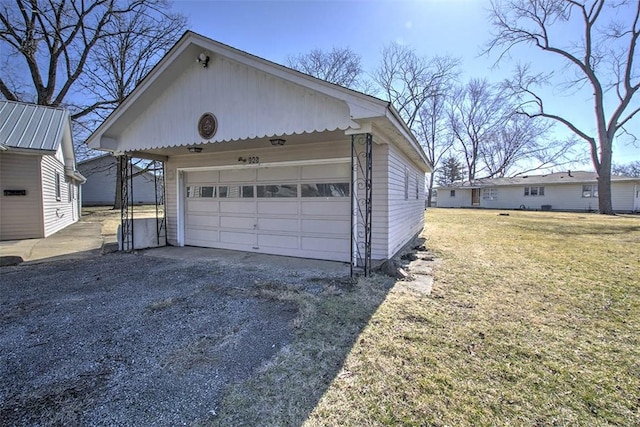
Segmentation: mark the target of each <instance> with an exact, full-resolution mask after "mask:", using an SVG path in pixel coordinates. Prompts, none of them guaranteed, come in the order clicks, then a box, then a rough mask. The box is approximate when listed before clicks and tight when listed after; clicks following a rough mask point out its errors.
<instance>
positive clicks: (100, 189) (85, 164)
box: [78, 154, 160, 206]
mask: <svg viewBox="0 0 640 427" xmlns="http://www.w3.org/2000/svg"><path fill="white" fill-rule="evenodd" d="M78 170H79V171H80V173H81V174H82V175H84V176H85V177H86V178H87V182H85V183H84V185H83V186H82V206H105V205H106V206H113V205H114V202H115V198H116V178H117V174H118V158H117V157H114V156H112V155H111V154H104V155H102V156H98V157H94V158H92V159H88V160H83V161H81V162H78ZM133 174H134V175H135V176H134V178H133V203H134V204H155V203H156V183H155V180H154V175H153V173H152V172H149V171H143V168H141V167H138V166H136V165H133ZM158 183H160V180H159V181H158Z"/></svg>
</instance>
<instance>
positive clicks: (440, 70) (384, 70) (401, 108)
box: [373, 43, 460, 128]
mask: <svg viewBox="0 0 640 427" xmlns="http://www.w3.org/2000/svg"><path fill="white" fill-rule="evenodd" d="M459 65H460V60H459V59H457V58H452V57H449V56H435V57H432V58H429V57H421V56H418V55H417V54H416V52H415V51H414V50H413V49H411V48H409V47H407V46H404V45H401V44H397V43H391V44H389V45H387V46H385V47H384V48H383V49H382V63H381V64H380V66H379V67H378V69H377V70H376V71H375V72H374V76H373V79H374V80H375V82H376V83H377V84H378V85H379V86H380V87H381V88H382V90H383V92H384V95H385V97H386V98H387V99H388V100H389V101H391V104H392V105H393V106H394V107H395V109H396V110H398V112H399V113H400V115H401V116H402V118H403V119H404V121H405V122H406V123H407V125H408V126H409V127H410V128H413V124H414V122H415V121H416V120H417V119H418V116H419V114H420V109H421V108H422V107H423V106H424V105H425V103H426V102H427V100H429V99H431V98H433V97H434V96H436V95H446V94H447V93H448V90H449V88H450V86H451V84H452V82H453V81H455V79H456V77H457V76H458V74H459V70H458V67H459Z"/></svg>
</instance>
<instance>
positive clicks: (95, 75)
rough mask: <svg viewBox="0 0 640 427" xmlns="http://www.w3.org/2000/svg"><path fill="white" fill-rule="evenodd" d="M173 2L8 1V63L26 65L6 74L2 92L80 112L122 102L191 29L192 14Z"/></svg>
mask: <svg viewBox="0 0 640 427" xmlns="http://www.w3.org/2000/svg"><path fill="white" fill-rule="evenodd" d="M168 6H169V4H168V2H167V1H166V0H136V1H121V0H95V1H91V2H85V1H83V0H73V1H44V0H31V1H27V0H16V1H15V4H13V5H11V6H9V5H8V3H7V2H4V3H3V5H2V6H1V7H2V9H1V10H0V44H1V45H2V48H3V51H5V49H6V52H8V55H6V56H5V55H3V57H4V58H3V61H2V64H1V65H2V67H3V69H10V70H18V71H16V72H14V73H9V74H7V77H5V74H4V73H3V75H1V76H0V93H2V96H4V97H5V98H6V99H8V100H14V101H29V102H34V103H36V104H39V105H48V106H54V107H57V106H65V107H68V108H70V109H71V111H72V118H73V119H74V120H77V119H80V118H82V117H85V116H87V115H89V114H91V113H93V112H95V111H98V110H100V109H107V110H110V109H113V108H115V106H116V105H117V104H118V102H120V101H121V100H122V99H123V96H122V95H126V94H125V92H127V91H130V90H131V89H132V88H133V85H135V83H136V82H135V81H134V80H136V79H137V78H139V76H141V75H144V74H146V72H148V71H149V69H150V68H151V66H152V65H153V63H152V62H153V61H154V60H156V59H157V57H158V55H160V54H162V53H164V51H166V50H167V49H168V46H169V45H170V44H172V43H173V42H175V40H177V35H178V34H179V32H180V31H182V30H183V28H184V26H185V18H184V17H182V16H180V15H173V14H168V13H167V12H166V10H167V9H168ZM118 55H122V56H121V57H118ZM136 61H139V62H136ZM123 65H124V66H125V68H126V69H124V70H123V69H122V68H123ZM22 71H26V72H22ZM87 88H90V89H91V90H90V91H87ZM116 89H121V90H120V92H119V93H118V91H117V90H116ZM88 94H90V95H91V96H87V95H88Z"/></svg>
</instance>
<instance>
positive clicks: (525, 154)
mask: <svg viewBox="0 0 640 427" xmlns="http://www.w3.org/2000/svg"><path fill="white" fill-rule="evenodd" d="M552 127H553V123H552V122H550V121H549V120H547V119H544V118H540V117H537V118H531V117H528V116H525V115H523V114H518V113H512V114H511V115H509V116H508V117H507V118H506V119H505V121H504V123H503V124H502V126H500V127H499V128H498V129H496V132H494V133H493V134H492V135H491V138H490V139H489V140H487V141H484V143H482V144H481V145H480V150H479V152H480V157H481V159H482V163H483V166H484V167H485V168H486V174H485V175H486V176H487V177H489V178H502V177H505V176H507V175H509V176H513V175H520V174H523V173H528V172H531V171H534V170H539V169H542V168H547V167H555V166H559V165H563V164H567V163H570V162H571V161H573V159H572V154H573V153H572V151H571V149H572V148H573V146H574V144H575V140H574V139H571V138H570V139H568V140H565V141H548V137H549V131H550V130H551V128H552ZM514 169H517V171H518V172H517V173H513V172H514Z"/></svg>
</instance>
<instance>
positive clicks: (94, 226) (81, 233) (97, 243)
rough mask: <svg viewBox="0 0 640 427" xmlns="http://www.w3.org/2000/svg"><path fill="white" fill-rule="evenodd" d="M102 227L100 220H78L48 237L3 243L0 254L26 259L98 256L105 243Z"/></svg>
mask: <svg viewBox="0 0 640 427" xmlns="http://www.w3.org/2000/svg"><path fill="white" fill-rule="evenodd" d="M101 230H102V225H101V224H100V223H99V222H84V221H80V222H76V223H75V224H71V225H70V226H68V227H66V228H64V229H62V230H60V231H58V232H57V233H55V234H52V235H51V236H49V237H46V238H44V239H28V240H13V241H5V242H0V256H19V257H21V258H22V259H23V260H24V261H43V260H53V259H60V258H86V257H92V256H96V255H99V254H100V253H101V249H102V245H103V244H104V239H103V237H102V235H101Z"/></svg>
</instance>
